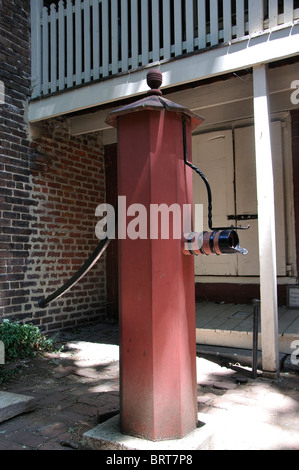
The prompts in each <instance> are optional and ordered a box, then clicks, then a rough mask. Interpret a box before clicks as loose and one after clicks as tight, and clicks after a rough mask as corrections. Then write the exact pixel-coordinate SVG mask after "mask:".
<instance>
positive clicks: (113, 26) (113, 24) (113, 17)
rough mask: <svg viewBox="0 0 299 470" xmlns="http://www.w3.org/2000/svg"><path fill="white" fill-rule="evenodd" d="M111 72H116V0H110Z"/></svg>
mask: <svg viewBox="0 0 299 470" xmlns="http://www.w3.org/2000/svg"><path fill="white" fill-rule="evenodd" d="M111 49H112V50H111V53H112V54H111V55H112V73H113V74H116V73H117V72H118V1H117V0H111Z"/></svg>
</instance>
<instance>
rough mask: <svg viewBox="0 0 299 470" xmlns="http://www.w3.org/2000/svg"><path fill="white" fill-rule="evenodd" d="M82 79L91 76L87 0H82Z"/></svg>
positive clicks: (86, 80)
mask: <svg viewBox="0 0 299 470" xmlns="http://www.w3.org/2000/svg"><path fill="white" fill-rule="evenodd" d="M83 11H84V81H85V83H87V82H90V78H91V57H90V49H91V40H90V6H89V0H84V5H83Z"/></svg>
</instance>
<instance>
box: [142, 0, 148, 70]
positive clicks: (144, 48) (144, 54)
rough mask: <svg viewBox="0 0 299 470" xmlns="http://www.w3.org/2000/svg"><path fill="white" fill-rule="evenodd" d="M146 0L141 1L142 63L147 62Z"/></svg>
mask: <svg viewBox="0 0 299 470" xmlns="http://www.w3.org/2000/svg"><path fill="white" fill-rule="evenodd" d="M148 33H149V30H148V2H147V1H141V56H142V65H146V64H148V62H149V35H148Z"/></svg>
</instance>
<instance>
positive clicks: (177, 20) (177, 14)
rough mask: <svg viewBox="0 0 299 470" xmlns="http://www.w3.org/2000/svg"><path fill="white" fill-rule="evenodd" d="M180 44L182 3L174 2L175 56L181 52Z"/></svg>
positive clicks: (181, 40) (181, 38) (181, 41)
mask: <svg viewBox="0 0 299 470" xmlns="http://www.w3.org/2000/svg"><path fill="white" fill-rule="evenodd" d="M182 43H183V37H182V1H181V0H174V52H175V55H176V56H179V55H181V54H182V52H183V44H182Z"/></svg>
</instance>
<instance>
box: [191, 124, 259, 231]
mask: <svg viewBox="0 0 299 470" xmlns="http://www.w3.org/2000/svg"><path fill="white" fill-rule="evenodd" d="M183 145H184V162H185V164H186V165H187V166H189V167H190V168H192V170H194V171H195V172H196V173H197V174H198V175H199V176H200V177H201V179H202V180H203V182H204V183H205V185H206V189H207V194H208V225H209V229H210V230H217V231H218V230H248V229H249V228H250V225H247V227H233V226H230V227H213V221H212V191H211V186H210V184H209V182H208V180H207V178H206V177H205V175H204V174H203V173H202V172H201V171H200V170H199V168H197V167H196V166H195V165H193V164H192V163H191V162H189V161H188V155H187V153H188V152H187V139H186V118H185V116H183Z"/></svg>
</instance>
